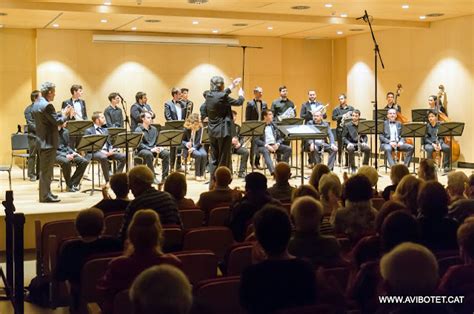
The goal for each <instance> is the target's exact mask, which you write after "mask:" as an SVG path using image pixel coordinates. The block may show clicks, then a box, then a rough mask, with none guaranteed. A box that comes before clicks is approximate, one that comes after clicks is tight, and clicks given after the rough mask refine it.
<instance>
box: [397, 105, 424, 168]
mask: <svg viewBox="0 0 474 314" xmlns="http://www.w3.org/2000/svg"><path fill="white" fill-rule="evenodd" d="M412 113H413V111H412ZM425 134H426V124H425V123H423V122H412V123H405V124H402V134H400V136H401V137H413V173H416V171H415V154H416V138H417V137H420V138H421V137H424V136H425Z"/></svg>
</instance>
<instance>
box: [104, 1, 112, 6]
mask: <svg viewBox="0 0 474 314" xmlns="http://www.w3.org/2000/svg"><path fill="white" fill-rule="evenodd" d="M104 5H112V2H111V1H105V2H104Z"/></svg>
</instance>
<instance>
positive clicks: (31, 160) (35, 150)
mask: <svg viewBox="0 0 474 314" xmlns="http://www.w3.org/2000/svg"><path fill="white" fill-rule="evenodd" d="M40 95H41V93H40V91H39V90H34V91H32V92H31V95H30V99H31V104H30V105H28V106H27V107H26V108H25V111H24V115H25V120H26V126H27V128H28V153H29V155H30V157H28V178H29V179H30V181H36V179H37V177H36V175H37V174H39V166H38V165H37V164H38V162H39V148H40V144H39V141H38V137H36V124H35V119H34V117H33V105H34V104H35V101H36V100H37V99H38V98H39V97H40Z"/></svg>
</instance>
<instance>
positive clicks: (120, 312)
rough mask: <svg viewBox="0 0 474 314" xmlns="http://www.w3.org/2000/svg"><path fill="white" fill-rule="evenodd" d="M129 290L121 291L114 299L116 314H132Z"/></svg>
mask: <svg viewBox="0 0 474 314" xmlns="http://www.w3.org/2000/svg"><path fill="white" fill-rule="evenodd" d="M128 292H129V290H128V289H127V290H123V291H120V292H119V293H117V294H116V295H115V298H114V314H130V313H132V303H131V302H130V298H129V296H128Z"/></svg>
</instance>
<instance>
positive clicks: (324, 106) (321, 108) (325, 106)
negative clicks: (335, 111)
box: [311, 104, 329, 114]
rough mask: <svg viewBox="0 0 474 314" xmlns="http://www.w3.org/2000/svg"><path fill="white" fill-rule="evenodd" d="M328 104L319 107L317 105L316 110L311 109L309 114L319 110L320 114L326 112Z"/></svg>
mask: <svg viewBox="0 0 474 314" xmlns="http://www.w3.org/2000/svg"><path fill="white" fill-rule="evenodd" d="M328 106H329V104H326V105H323V106H321V107H319V108H318V109H316V110H312V111H311V114H315V113H316V112H321V114H325V113H326V108H327V107H328Z"/></svg>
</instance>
